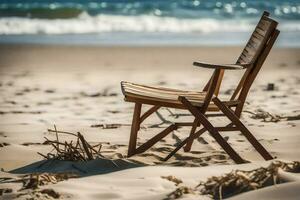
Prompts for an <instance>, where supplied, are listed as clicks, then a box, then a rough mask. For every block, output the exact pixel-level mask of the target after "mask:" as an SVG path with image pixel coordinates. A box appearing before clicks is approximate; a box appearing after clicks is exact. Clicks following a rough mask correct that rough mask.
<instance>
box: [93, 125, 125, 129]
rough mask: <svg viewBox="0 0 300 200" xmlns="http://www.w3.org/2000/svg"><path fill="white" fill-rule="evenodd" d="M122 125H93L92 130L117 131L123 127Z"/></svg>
mask: <svg viewBox="0 0 300 200" xmlns="http://www.w3.org/2000/svg"><path fill="white" fill-rule="evenodd" d="M121 126H122V124H93V125H91V127H92V128H103V129H115V128H119V127H121Z"/></svg>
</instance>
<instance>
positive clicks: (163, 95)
mask: <svg viewBox="0 0 300 200" xmlns="http://www.w3.org/2000/svg"><path fill="white" fill-rule="evenodd" d="M121 88H122V92H123V94H124V96H125V101H129V102H139V103H143V104H150V105H158V106H163V107H171V108H178V109H186V108H185V106H183V105H182V103H181V102H180V101H179V100H178V97H179V96H185V97H186V98H187V99H188V100H189V101H190V102H191V103H192V104H193V105H194V106H197V107H201V106H202V105H203V103H204V99H205V96H206V92H197V91H186V90H178V89H172V88H164V87H151V86H147V85H140V84H135V83H130V82H125V81H122V82H121ZM224 103H225V104H226V105H227V106H236V105H237V104H238V103H239V101H226V102H224ZM208 111H219V109H218V107H217V106H216V105H214V104H213V102H211V103H210V105H209V107H208Z"/></svg>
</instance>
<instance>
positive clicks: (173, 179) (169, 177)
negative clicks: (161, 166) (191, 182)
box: [161, 175, 182, 185]
mask: <svg viewBox="0 0 300 200" xmlns="http://www.w3.org/2000/svg"><path fill="white" fill-rule="evenodd" d="M161 178H162V179H167V180H168V181H171V182H174V183H175V185H179V184H180V183H182V180H180V179H178V178H176V177H175V176H172V175H170V176H161Z"/></svg>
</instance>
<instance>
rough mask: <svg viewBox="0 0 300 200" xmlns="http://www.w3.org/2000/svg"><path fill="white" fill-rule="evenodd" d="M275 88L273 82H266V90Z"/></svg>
mask: <svg viewBox="0 0 300 200" xmlns="http://www.w3.org/2000/svg"><path fill="white" fill-rule="evenodd" d="M273 90H275V84H274V83H268V85H267V87H266V91H273Z"/></svg>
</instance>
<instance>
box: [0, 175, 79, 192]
mask: <svg viewBox="0 0 300 200" xmlns="http://www.w3.org/2000/svg"><path fill="white" fill-rule="evenodd" d="M78 177H79V176H78V175H77V174H75V173H68V172H63V173H33V174H26V175H23V176H20V177H18V178H7V179H3V180H1V182H0V183H2V184H3V183H22V184H23V186H22V188H21V189H20V190H26V189H37V188H39V186H42V185H48V184H56V183H58V182H60V181H64V180H68V179H70V178H78Z"/></svg>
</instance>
